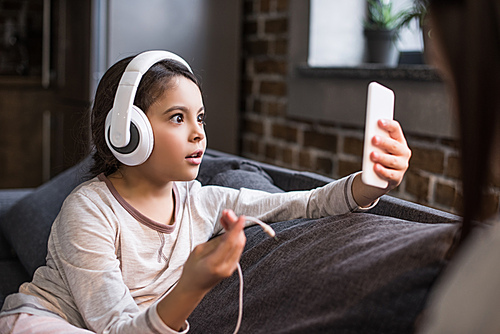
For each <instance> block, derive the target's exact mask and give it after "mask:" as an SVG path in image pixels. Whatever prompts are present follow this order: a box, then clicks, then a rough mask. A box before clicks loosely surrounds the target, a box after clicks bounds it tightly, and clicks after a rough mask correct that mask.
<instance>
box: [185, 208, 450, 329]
mask: <svg viewBox="0 0 500 334" xmlns="http://www.w3.org/2000/svg"><path fill="white" fill-rule="evenodd" d="M272 226H273V228H274V230H275V231H276V233H277V234H276V236H277V238H278V240H277V241H275V240H274V239H272V238H269V237H267V235H266V234H265V233H263V232H262V230H261V229H260V227H259V226H252V227H249V228H247V229H246V230H245V234H246V236H247V244H246V246H245V249H244V252H243V254H242V256H241V260H240V263H241V267H242V271H243V277H244V298H243V300H244V304H243V306H244V310H243V321H242V324H241V329H240V331H241V332H242V333H340V334H356V333H359V334H370V333H373V334H375V333H398V334H399V333H413V332H414V331H415V326H416V322H417V321H418V319H419V315H420V314H421V312H422V311H423V309H424V306H425V302H426V300H427V296H428V294H429V291H430V289H431V288H432V286H433V284H434V282H435V281H436V279H437V277H438V276H439V273H440V272H441V271H442V270H443V268H444V267H445V265H446V264H447V262H448V257H449V255H450V253H451V252H452V251H453V249H454V246H455V245H456V240H457V239H456V237H457V234H458V230H459V224H451V223H450V224H422V223H417V222H412V221H406V220H401V219H395V218H390V217H384V216H378V215H372V214H366V213H354V214H346V215H341V216H335V217H326V218H321V219H298V220H292V221H285V222H277V223H273V224H272ZM238 290H239V281H238V275H237V274H236V273H235V274H233V276H231V277H230V278H228V279H226V280H224V281H222V282H221V283H219V284H218V285H217V286H216V287H215V288H214V289H212V290H211V291H210V292H209V293H208V294H207V295H206V296H205V298H204V299H203V300H202V302H201V303H200V304H199V305H198V307H197V308H196V309H195V311H194V312H193V313H192V314H191V316H190V318H189V322H190V324H191V331H193V332H194V333H198V332H200V333H201V332H206V333H211V332H218V333H226V332H228V333H229V332H231V331H232V330H234V328H235V325H236V320H237V317H238Z"/></svg>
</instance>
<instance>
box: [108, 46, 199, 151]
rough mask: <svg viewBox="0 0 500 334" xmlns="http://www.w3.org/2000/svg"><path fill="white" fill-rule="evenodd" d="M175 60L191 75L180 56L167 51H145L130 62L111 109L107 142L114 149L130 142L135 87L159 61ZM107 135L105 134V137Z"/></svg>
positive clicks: (188, 67) (189, 68) (186, 64)
mask: <svg viewBox="0 0 500 334" xmlns="http://www.w3.org/2000/svg"><path fill="white" fill-rule="evenodd" d="M169 59H170V60H175V61H178V62H180V63H181V64H182V65H184V66H185V67H186V68H187V69H188V70H189V72H191V73H193V71H192V70H191V67H190V66H189V64H188V63H187V62H186V61H185V60H184V59H183V58H182V57H180V56H178V55H176V54H175V53H172V52H169V51H160V50H155V51H146V52H143V53H140V54H139V55H137V56H136V57H135V58H134V59H132V60H131V61H130V63H129V64H128V65H127V68H126V69H125V71H124V72H123V75H122V77H121V79H120V82H119V84H118V89H117V91H116V95H115V100H114V103H113V109H111V113H112V114H111V126H110V133H109V136H110V138H109V140H110V142H111V144H112V145H114V146H116V147H125V146H126V145H127V144H128V143H129V142H130V120H131V113H132V111H131V109H132V107H133V105H134V99H135V94H136V92H137V87H138V86H139V82H140V81H141V79H142V76H143V75H144V73H146V72H147V71H148V70H149V69H150V68H151V66H153V65H154V64H156V63H157V62H159V61H161V60H169ZM107 135H108V134H106V136H107Z"/></svg>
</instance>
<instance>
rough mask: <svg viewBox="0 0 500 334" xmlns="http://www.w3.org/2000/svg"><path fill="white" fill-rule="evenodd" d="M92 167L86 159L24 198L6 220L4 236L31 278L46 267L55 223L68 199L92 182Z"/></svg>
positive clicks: (4, 221)
mask: <svg viewBox="0 0 500 334" xmlns="http://www.w3.org/2000/svg"><path fill="white" fill-rule="evenodd" d="M91 164H92V158H91V157H87V158H86V159H84V160H83V161H81V162H80V163H79V164H77V165H75V166H73V167H71V168H69V169H67V170H66V171H64V172H63V173H61V174H59V175H58V176H56V177H55V178H53V179H52V180H50V181H49V182H46V183H45V184H43V185H41V186H40V187H38V188H37V189H36V190H35V191H33V192H32V193H30V194H28V195H27V196H25V197H23V198H22V199H21V200H20V201H18V202H17V203H16V204H14V205H13V206H12V207H11V208H10V209H9V211H7V212H6V213H5V215H4V216H3V219H2V221H1V226H0V227H1V229H2V232H3V234H4V236H5V238H6V239H7V241H8V242H9V243H10V245H12V247H13V248H14V250H15V252H16V254H17V256H18V258H19V260H20V261H21V263H22V264H23V266H24V268H26V270H27V272H28V273H29V274H30V275H33V273H34V272H35V270H36V268H38V267H39V266H41V265H43V264H45V256H46V255H47V241H48V237H49V233H50V227H51V226H52V222H53V221H54V219H55V218H56V216H57V214H58V213H59V210H60V209H61V206H62V203H63V201H64V199H65V198H66V196H67V195H68V194H69V193H70V192H71V191H72V190H73V189H74V188H75V187H76V186H77V185H78V184H80V183H81V182H83V181H85V180H86V179H88V178H89V175H88V171H89V168H90V166H91Z"/></svg>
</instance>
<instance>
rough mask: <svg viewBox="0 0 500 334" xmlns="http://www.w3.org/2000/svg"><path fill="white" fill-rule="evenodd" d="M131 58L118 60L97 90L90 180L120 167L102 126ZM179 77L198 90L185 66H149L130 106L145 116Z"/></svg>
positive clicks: (164, 62) (92, 117)
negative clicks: (186, 79)
mask: <svg viewBox="0 0 500 334" xmlns="http://www.w3.org/2000/svg"><path fill="white" fill-rule="evenodd" d="M133 58H134V57H128V58H125V59H122V60H120V61H119V62H117V63H116V64H114V65H113V66H111V67H110V68H109V69H108V70H107V71H106V73H105V74H104V76H103V77H102V79H101V81H100V82H99V86H98V87H97V91H96V94H95V100H94V105H93V107H92V110H91V115H90V122H91V132H92V146H93V147H92V149H93V159H94V165H93V166H92V168H91V170H90V173H91V175H92V176H96V175H99V174H101V173H104V175H106V176H107V175H110V174H112V173H114V172H116V171H117V170H118V168H119V167H120V165H121V163H120V162H119V161H118V159H116V158H115V156H114V155H113V153H111V151H110V149H109V148H108V146H107V144H106V140H105V137H104V126H105V122H106V116H107V115H108V112H109V111H110V110H111V108H112V107H113V102H114V98H115V94H116V90H117V89H118V83H119V81H120V78H121V76H122V74H123V72H124V71H125V68H126V67H127V65H128V63H130V61H131V60H132V59H133ZM179 76H183V77H186V78H188V79H189V80H191V81H193V82H194V83H195V84H196V85H197V86H198V87H200V84H199V82H198V80H197V78H196V77H195V76H194V75H193V74H192V73H191V72H190V71H189V70H188V69H187V68H186V67H185V66H183V65H181V64H180V63H179V62H177V61H174V60H170V59H168V60H162V61H160V62H158V63H156V64H155V65H153V66H152V67H151V68H150V69H149V70H148V71H147V72H146V73H145V74H144V75H143V77H142V79H141V82H140V83H139V86H138V88H137V93H136V95H135V99H134V105H136V106H137V107H139V108H140V109H141V110H142V111H143V112H145V113H146V112H147V110H148V109H149V107H150V106H151V105H152V104H153V103H154V102H155V101H156V100H157V99H158V98H159V97H160V96H162V94H163V93H164V92H165V91H166V90H168V89H170V88H171V87H172V85H173V84H174V81H173V80H172V79H174V78H175V77H179ZM200 90H201V87H200Z"/></svg>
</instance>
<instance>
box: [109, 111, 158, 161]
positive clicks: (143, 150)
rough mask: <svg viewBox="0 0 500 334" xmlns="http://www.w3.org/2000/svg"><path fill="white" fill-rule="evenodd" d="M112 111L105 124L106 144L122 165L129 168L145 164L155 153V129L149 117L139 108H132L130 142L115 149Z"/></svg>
mask: <svg viewBox="0 0 500 334" xmlns="http://www.w3.org/2000/svg"><path fill="white" fill-rule="evenodd" d="M112 111H113V110H110V111H109V112H108V116H106V124H105V127H104V128H105V137H106V144H107V145H108V148H109V149H110V150H111V152H112V153H113V155H114V156H115V157H116V159H118V161H120V162H121V163H122V164H124V165H127V166H137V165H140V164H142V163H144V162H145V161H146V160H147V159H148V158H149V156H150V155H151V152H152V151H153V145H154V136H153V128H152V127H151V123H150V122H149V119H148V117H147V116H146V114H145V113H144V112H142V110H141V109H140V108H139V107H137V106H135V105H134V106H132V108H131V109H130V110H129V113H130V121H131V124H130V142H129V143H128V144H127V146H124V147H115V146H113V144H111V141H110V139H109V137H110V128H111V115H112Z"/></svg>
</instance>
